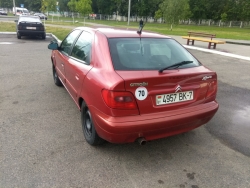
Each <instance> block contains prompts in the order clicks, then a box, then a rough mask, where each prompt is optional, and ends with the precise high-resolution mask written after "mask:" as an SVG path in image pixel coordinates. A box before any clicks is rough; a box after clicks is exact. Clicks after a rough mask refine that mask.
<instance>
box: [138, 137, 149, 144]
mask: <svg viewBox="0 0 250 188" xmlns="http://www.w3.org/2000/svg"><path fill="white" fill-rule="evenodd" d="M137 141H138V143H139V144H140V145H141V146H143V145H145V144H146V143H147V140H145V138H142V137H140V138H138V139H137Z"/></svg>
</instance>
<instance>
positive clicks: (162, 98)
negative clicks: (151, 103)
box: [156, 91, 194, 105]
mask: <svg viewBox="0 0 250 188" xmlns="http://www.w3.org/2000/svg"><path fill="white" fill-rule="evenodd" d="M193 98H194V92H193V91H185V92H178V93H169V94H165V95H156V105H163V104H171V103H177V102H184V101H190V100H193Z"/></svg>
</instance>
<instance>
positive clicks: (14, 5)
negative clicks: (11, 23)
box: [13, 0, 16, 15]
mask: <svg viewBox="0 0 250 188" xmlns="http://www.w3.org/2000/svg"><path fill="white" fill-rule="evenodd" d="M13 7H14V14H15V15H16V3H15V0H13Z"/></svg>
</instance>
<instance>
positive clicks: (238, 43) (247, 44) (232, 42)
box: [226, 41, 250, 46]
mask: <svg viewBox="0 0 250 188" xmlns="http://www.w3.org/2000/svg"><path fill="white" fill-rule="evenodd" d="M226 43H228V44H237V45H245V46H250V42H249V43H245V42H234V41H226Z"/></svg>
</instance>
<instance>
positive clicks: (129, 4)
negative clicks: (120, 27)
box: [128, 0, 131, 25]
mask: <svg viewBox="0 0 250 188" xmlns="http://www.w3.org/2000/svg"><path fill="white" fill-rule="evenodd" d="M130 7H131V0H129V1H128V25H129V19H130Z"/></svg>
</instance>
